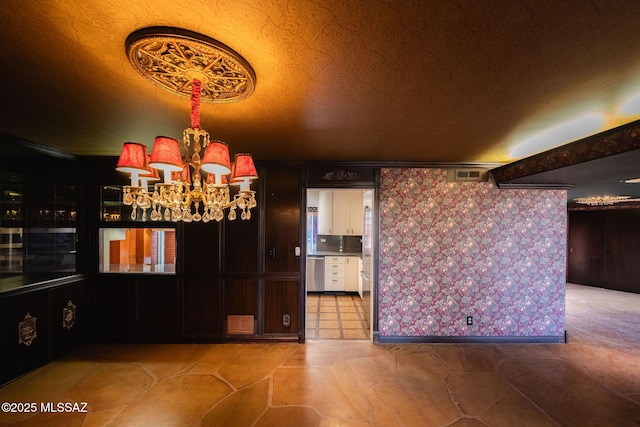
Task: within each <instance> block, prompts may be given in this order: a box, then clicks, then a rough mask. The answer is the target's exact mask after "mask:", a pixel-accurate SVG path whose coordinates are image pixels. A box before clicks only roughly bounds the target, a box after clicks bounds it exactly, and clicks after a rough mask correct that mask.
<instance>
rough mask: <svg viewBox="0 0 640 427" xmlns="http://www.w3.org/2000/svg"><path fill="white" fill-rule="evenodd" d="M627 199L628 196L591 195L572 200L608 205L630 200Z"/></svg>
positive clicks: (590, 204) (588, 203)
mask: <svg viewBox="0 0 640 427" xmlns="http://www.w3.org/2000/svg"><path fill="white" fill-rule="evenodd" d="M629 199H630V197H629V196H591V197H577V198H575V199H573V200H575V201H576V203H580V204H583V205H589V206H609V205H613V204H615V203H620V202H628V201H630V200H629Z"/></svg>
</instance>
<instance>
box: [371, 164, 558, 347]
mask: <svg viewBox="0 0 640 427" xmlns="http://www.w3.org/2000/svg"><path fill="white" fill-rule="evenodd" d="M566 222H567V208H566V192H565V191H564V190H556V191H550V190H499V189H498V188H497V187H496V186H495V185H494V184H493V183H490V182H481V183H451V182H447V181H446V170H445V169H400V168H392V169H383V170H382V171H381V188H380V271H379V330H380V335H381V336H500V337H508V336H523V337H526V336H561V335H563V334H564V330H565V281H566V274H565V268H566V265H565V262H566ZM467 316H473V323H474V324H473V325H471V326H468V325H467V322H466V320H467Z"/></svg>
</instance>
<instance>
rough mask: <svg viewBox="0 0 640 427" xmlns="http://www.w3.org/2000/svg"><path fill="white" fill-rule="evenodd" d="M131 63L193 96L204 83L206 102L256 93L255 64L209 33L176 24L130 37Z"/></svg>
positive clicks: (171, 88) (165, 85)
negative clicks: (196, 82)
mask: <svg viewBox="0 0 640 427" xmlns="http://www.w3.org/2000/svg"><path fill="white" fill-rule="evenodd" d="M125 44H126V50H127V57H128V58H129V62H131V65H133V68H135V69H136V71H138V72H139V73H140V74H142V76H144V77H145V78H147V79H149V80H151V81H153V82H154V83H155V84H157V85H159V86H161V87H163V88H164V89H167V90H169V91H171V92H173V93H177V94H179V95H182V96H191V81H192V80H193V79H194V78H197V79H198V80H200V81H201V82H202V101H208V102H216V103H224V102H235V101H241V100H243V99H245V98H247V97H249V95H251V94H252V93H253V90H254V88H255V85H256V75H255V72H254V71H253V68H251V65H249V63H248V62H247V61H246V60H245V59H244V58H243V57H242V56H240V55H239V54H238V53H237V52H235V51H234V50H233V49H231V48H230V47H228V46H226V45H224V44H222V43H220V42H218V41H216V40H214V39H211V38H209V37H207V36H203V35H201V34H197V33H194V32H191V31H187V30H182V29H179V28H172V27H150V28H144V29H142V30H138V31H135V32H133V33H131V35H129V37H127V40H126V43H125Z"/></svg>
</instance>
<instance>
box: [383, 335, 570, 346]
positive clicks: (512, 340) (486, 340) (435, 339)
mask: <svg viewBox="0 0 640 427" xmlns="http://www.w3.org/2000/svg"><path fill="white" fill-rule="evenodd" d="M566 337H567V335H566V334H565V335H547V336H522V337H520V336H506V337H497V336H491V337H487V336H460V337H453V336H449V337H445V336H432V335H430V336H424V337H415V336H412V337H401V336H380V335H378V336H377V340H376V339H374V342H375V343H377V344H378V343H379V344H562V343H566V342H567V340H566Z"/></svg>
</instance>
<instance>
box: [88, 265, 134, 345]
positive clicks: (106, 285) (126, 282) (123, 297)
mask: <svg viewBox="0 0 640 427" xmlns="http://www.w3.org/2000/svg"><path fill="white" fill-rule="evenodd" d="M134 279H135V276H134V275H126V274H109V275H99V276H95V277H94V278H93V280H92V283H91V319H92V320H91V333H92V337H93V338H95V339H97V340H98V341H100V340H107V341H112V340H116V341H118V340H132V339H133V338H135V337H136V335H137V334H136V329H137V314H136V304H137V302H136V293H135V286H134V285H135V284H134Z"/></svg>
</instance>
